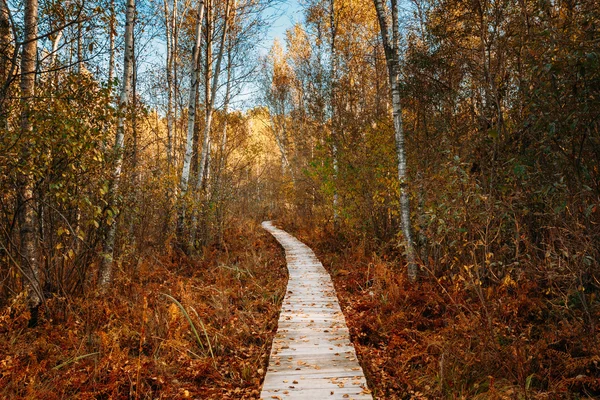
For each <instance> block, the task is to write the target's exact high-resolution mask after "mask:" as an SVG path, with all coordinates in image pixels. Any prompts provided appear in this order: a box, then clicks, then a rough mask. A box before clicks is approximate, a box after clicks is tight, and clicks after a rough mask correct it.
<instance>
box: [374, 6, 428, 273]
mask: <svg viewBox="0 0 600 400" xmlns="http://www.w3.org/2000/svg"><path fill="white" fill-rule="evenodd" d="M373 2H374V4H375V10H376V12H377V19H378V21H379V28H380V30H381V38H382V42H383V48H384V52H385V59H386V62H387V68H388V78H389V84H390V89H391V92H392V115H393V118H394V132H395V139H396V155H397V157H398V181H399V183H400V214H401V221H402V233H403V235H404V245H405V247H406V256H407V259H408V268H407V273H408V278H409V280H410V281H413V282H414V281H416V280H417V272H418V270H417V264H416V262H415V249H414V243H413V239H412V228H411V223H410V200H409V198H408V172H407V167H406V152H405V148H404V147H405V146H404V130H403V127H402V106H401V104H400V30H399V23H398V0H390V7H389V8H390V10H389V11H388V10H387V5H386V4H384V1H383V0H373ZM390 25H391V26H390ZM390 35H391V36H390Z"/></svg>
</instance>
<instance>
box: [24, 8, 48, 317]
mask: <svg viewBox="0 0 600 400" xmlns="http://www.w3.org/2000/svg"><path fill="white" fill-rule="evenodd" d="M24 21H25V32H24V34H25V43H24V44H23V51H22V53H21V82H20V86H21V96H22V100H21V102H22V108H23V111H22V114H21V134H22V139H21V140H23V141H24V143H23V146H22V149H21V154H20V157H21V161H22V162H23V163H24V164H27V163H28V162H29V159H30V149H29V146H28V144H27V138H28V137H30V136H31V135H32V134H33V126H32V124H31V121H30V119H29V115H30V112H29V106H30V101H31V99H32V98H33V96H34V94H35V70H36V68H35V64H36V55H37V39H36V37H37V30H38V26H37V25H38V1H37V0H27V1H26V2H25V20H24ZM18 185H19V191H18V205H19V209H18V219H19V228H20V230H19V235H20V239H21V255H22V261H23V272H24V275H25V279H26V280H27V282H24V286H25V287H26V288H27V289H28V292H29V293H28V301H29V307H30V309H31V310H32V319H31V321H30V323H31V322H33V324H35V323H36V322H37V321H36V320H37V318H36V316H35V315H34V314H33V313H36V312H37V307H38V306H39V305H40V303H41V302H42V299H43V297H42V291H41V285H40V265H39V264H40V262H39V254H38V246H37V245H38V242H37V237H36V211H35V202H34V198H33V196H34V192H33V177H32V176H30V175H29V174H26V173H19V176H18Z"/></svg>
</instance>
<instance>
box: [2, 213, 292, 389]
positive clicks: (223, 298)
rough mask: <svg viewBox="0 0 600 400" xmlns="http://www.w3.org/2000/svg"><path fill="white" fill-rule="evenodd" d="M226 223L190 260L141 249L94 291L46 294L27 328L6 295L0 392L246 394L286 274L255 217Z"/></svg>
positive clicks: (256, 384) (18, 305)
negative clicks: (217, 242)
mask: <svg viewBox="0 0 600 400" xmlns="http://www.w3.org/2000/svg"><path fill="white" fill-rule="evenodd" d="M238 226H239V227H238V228H232V229H229V230H228V231H227V233H226V235H225V241H224V243H223V244H222V245H221V246H218V247H216V246H213V247H209V248H205V249H204V254H203V255H202V256H201V257H198V258H197V259H193V258H187V257H185V256H182V255H179V254H174V253H168V254H158V252H157V251H154V252H152V251H150V252H145V253H144V254H146V256H145V257H144V258H143V259H142V260H139V262H136V263H135V270H134V271H133V273H118V274H117V277H116V279H115V282H114V285H113V286H112V287H111V289H110V290H108V291H107V292H106V293H105V294H101V293H90V294H89V295H88V296H87V297H77V298H60V297H56V296H55V297H52V298H49V299H48V300H47V304H46V306H45V307H44V309H43V310H41V312H40V315H41V319H40V325H39V326H38V327H36V328H34V329H28V328H27V320H28V315H27V312H26V309H27V307H26V300H25V298H23V297H22V296H21V297H16V298H14V299H13V300H12V302H11V304H10V305H9V306H8V307H5V308H4V309H3V310H1V311H0V398H6V399H64V398H76V399H180V398H196V399H257V398H258V397H259V393H260V385H261V382H262V379H263V377H264V371H265V370H266V364H267V360H268V355H269V351H270V346H271V339H272V336H273V335H274V333H275V330H276V327H277V316H278V313H279V307H280V303H281V300H282V296H283V294H284V291H285V285H286V281H287V275H286V274H287V272H286V269H285V261H284V259H283V257H282V254H281V251H280V249H279V248H278V247H277V246H276V244H275V242H274V241H273V240H272V239H271V238H269V237H267V234H266V232H264V231H263V230H262V229H261V228H260V226H258V225H257V224H256V223H254V222H252V223H244V224H238ZM122 268H126V267H122ZM128 272H131V271H128ZM131 276H133V278H129V277H131Z"/></svg>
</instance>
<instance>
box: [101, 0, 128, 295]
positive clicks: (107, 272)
mask: <svg viewBox="0 0 600 400" xmlns="http://www.w3.org/2000/svg"><path fill="white" fill-rule="evenodd" d="M134 16H135V0H127V10H126V22H125V55H124V60H123V85H122V87H121V95H120V98H119V114H120V115H119V118H118V120H117V135H116V138H115V146H114V149H113V152H114V154H115V167H114V170H113V174H112V180H111V182H110V185H109V190H108V201H109V208H113V207H114V206H115V205H116V194H117V192H118V190H119V182H120V179H121V168H122V166H123V143H124V139H125V111H126V108H127V106H128V105H129V101H130V99H129V97H130V93H131V80H132V66H133V24H134ZM116 234H117V219H116V217H115V218H114V219H113V222H112V224H111V225H110V226H109V227H108V232H107V233H106V238H105V239H104V248H103V254H102V255H103V257H102V263H101V264H100V269H99V271H98V275H99V277H98V286H100V287H101V288H106V287H107V286H108V285H109V284H110V283H111V281H112V265H113V256H114V250H115V237H116Z"/></svg>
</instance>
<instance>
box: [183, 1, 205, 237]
mask: <svg viewBox="0 0 600 400" xmlns="http://www.w3.org/2000/svg"><path fill="white" fill-rule="evenodd" d="M203 22H204V0H200V4H199V7H198V15H197V22H196V43H195V44H194V50H193V53H192V66H193V67H194V70H193V71H192V74H191V76H190V97H189V101H188V124H187V137H186V144H185V156H184V159H183V170H182V171H181V180H180V182H179V186H180V189H181V192H180V195H181V198H182V204H181V205H180V209H179V215H178V218H177V234H178V235H181V234H182V233H183V223H184V219H185V206H184V204H183V197H185V195H186V194H187V190H188V183H189V179H190V166H191V163H192V154H193V152H194V146H193V142H194V140H193V139H194V124H195V122H196V96H197V94H198V84H199V82H200V62H199V61H200V44H201V42H202V24H203ZM179 239H180V240H181V238H179Z"/></svg>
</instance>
